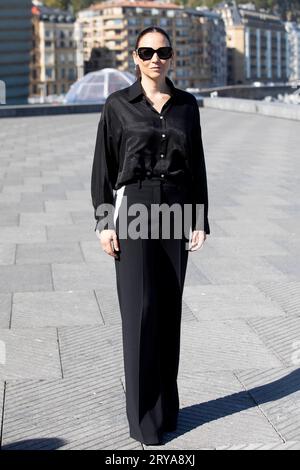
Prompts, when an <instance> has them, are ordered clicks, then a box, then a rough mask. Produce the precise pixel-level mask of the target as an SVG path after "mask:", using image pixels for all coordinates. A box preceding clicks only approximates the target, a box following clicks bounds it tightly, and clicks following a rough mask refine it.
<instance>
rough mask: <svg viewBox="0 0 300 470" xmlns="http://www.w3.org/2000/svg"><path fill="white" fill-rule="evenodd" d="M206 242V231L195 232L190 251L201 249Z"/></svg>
mask: <svg viewBox="0 0 300 470" xmlns="http://www.w3.org/2000/svg"><path fill="white" fill-rule="evenodd" d="M204 240H206V232H205V231H204V230H194V231H193V233H192V237H191V241H190V251H196V250H198V249H199V248H201V246H202V245H203V243H204Z"/></svg>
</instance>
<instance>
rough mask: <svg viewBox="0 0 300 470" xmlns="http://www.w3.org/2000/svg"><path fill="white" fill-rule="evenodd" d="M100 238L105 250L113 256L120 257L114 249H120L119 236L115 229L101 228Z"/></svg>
mask: <svg viewBox="0 0 300 470" xmlns="http://www.w3.org/2000/svg"><path fill="white" fill-rule="evenodd" d="M99 239H100V243H101V246H102V249H103V250H104V251H105V253H107V254H108V255H110V256H113V257H114V258H117V257H118V253H115V252H114V250H116V251H119V250H120V247H119V242H118V237H117V234H116V232H115V230H111V229H107V230H106V229H104V230H101V232H100V234H99Z"/></svg>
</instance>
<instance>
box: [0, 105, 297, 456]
mask: <svg viewBox="0 0 300 470" xmlns="http://www.w3.org/2000/svg"><path fill="white" fill-rule="evenodd" d="M200 113H201V122H202V132H203V142H204V148H205V155H206V165H207V173H208V185H209V197H210V224H211V235H209V236H208V238H207V240H206V242H205V244H204V246H203V248H201V249H200V250H198V251H197V252H194V253H190V255H189V263H188V271H187V277H186V284H185V290H184V302H183V318H182V336H181V337H182V340H181V361H180V369H179V377H178V386H179V393H180V406H181V409H180V415H179V425H178V429H177V430H176V432H174V433H167V434H165V441H164V445H162V446H155V449H156V450H157V449H183V450H184V449H278V450H279V449H280V450H281V449H298V450H299V449H300V424H299V423H300V391H299V389H300V370H299V368H298V365H299V363H300V316H299V311H300V279H299V274H300V237H299V228H300V221H299V210H300V202H299V201H300V159H299V148H300V132H299V124H298V122H295V121H291V120H284V119H278V118H271V117H264V116H258V115H252V114H245V113H237V112H230V111H227V112H226V111H219V110H214V109H206V108H201V109H200ZM98 119H99V115H98V114H80V115H67V116H47V117H46V116H45V117H27V118H8V119H1V120H0V140H1V150H0V152H1V158H0V212H1V218H0V403H1V407H0V419H1V420H2V425H1V426H0V429H1V445H2V449H131V450H135V449H143V448H144V449H145V450H147V449H151V448H152V449H153V448H154V447H151V446H143V445H141V444H140V443H139V442H136V441H135V440H133V439H131V438H130V437H129V433H128V427H127V419H126V410H125V383H124V371H123V357H122V339H121V321H120V312H119V307H118V301H117V294H116V284H115V272H114V262H113V259H112V258H111V257H109V256H108V255H106V254H105V253H104V252H103V251H102V248H101V246H100V244H99V241H98V240H97V238H96V237H95V233H94V226H95V224H94V218H93V210H92V205H91V200H90V173H91V164H92V157H93V150H94V144H95V138H96V129H97V123H98ZM298 198H299V199H298Z"/></svg>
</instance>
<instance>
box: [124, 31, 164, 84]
mask: <svg viewBox="0 0 300 470" xmlns="http://www.w3.org/2000/svg"><path fill="white" fill-rule="evenodd" d="M166 46H170V44H169V41H168V39H167V38H166V37H165V36H164V35H163V34H161V33H158V32H153V33H147V34H145V35H144V36H143V37H142V38H141V39H140V42H139V45H138V47H152V48H153V49H158V48H159V47H166ZM133 58H134V62H135V64H138V66H139V68H140V71H141V74H145V75H146V76H147V77H150V78H153V79H155V78H157V77H159V76H166V75H167V72H168V70H169V68H170V66H171V60H172V57H171V58H170V59H165V60H164V59H160V58H159V57H158V55H157V53H156V52H155V53H154V54H153V56H152V58H151V59H149V60H142V59H141V58H140V57H139V55H138V53H137V52H136V51H133Z"/></svg>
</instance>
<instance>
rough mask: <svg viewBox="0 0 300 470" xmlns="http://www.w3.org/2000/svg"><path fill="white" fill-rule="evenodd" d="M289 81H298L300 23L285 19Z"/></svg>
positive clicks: (299, 78)
mask: <svg viewBox="0 0 300 470" xmlns="http://www.w3.org/2000/svg"><path fill="white" fill-rule="evenodd" d="M285 28H286V31H287V34H288V59H287V60H288V67H289V81H290V82H299V83H300V25H299V24H297V23H296V22H291V21H287V22H286V23H285Z"/></svg>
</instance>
